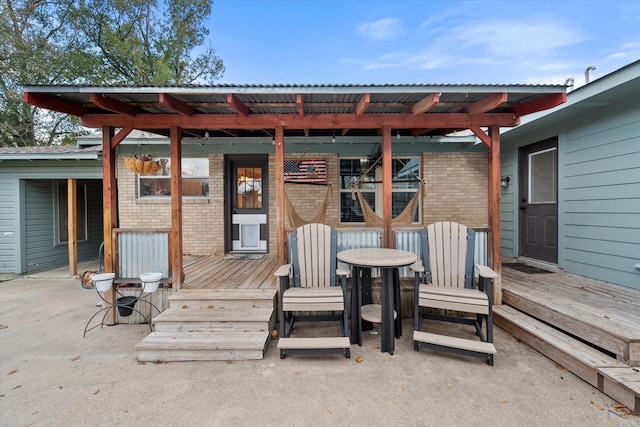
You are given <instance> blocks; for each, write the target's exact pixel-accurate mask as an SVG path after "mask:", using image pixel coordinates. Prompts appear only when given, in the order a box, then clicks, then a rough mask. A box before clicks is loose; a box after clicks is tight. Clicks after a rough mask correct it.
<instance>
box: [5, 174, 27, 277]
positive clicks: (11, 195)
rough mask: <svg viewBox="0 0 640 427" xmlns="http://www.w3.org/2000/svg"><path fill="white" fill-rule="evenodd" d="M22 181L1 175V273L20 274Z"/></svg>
mask: <svg viewBox="0 0 640 427" xmlns="http://www.w3.org/2000/svg"><path fill="white" fill-rule="evenodd" d="M21 200H22V198H21V196H20V180H19V179H18V178H16V177H8V176H6V175H5V174H2V173H0V273H18V272H19V271H20V265H21V263H22V262H21V253H22V247H21V244H20V243H21V240H20V235H21V232H20V217H21V209H20V201H21Z"/></svg>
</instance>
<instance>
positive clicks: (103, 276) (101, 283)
mask: <svg viewBox="0 0 640 427" xmlns="http://www.w3.org/2000/svg"><path fill="white" fill-rule="evenodd" d="M115 277H116V275H115V274H114V273H100V274H94V275H93V277H92V278H91V280H93V286H95V287H96V290H97V291H98V292H107V291H108V290H109V289H111V286H112V285H113V279H114V278H115Z"/></svg>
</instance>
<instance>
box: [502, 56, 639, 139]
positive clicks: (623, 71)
mask: <svg viewBox="0 0 640 427" xmlns="http://www.w3.org/2000/svg"><path fill="white" fill-rule="evenodd" d="M632 80H638V81H640V60H638V61H635V62H632V63H630V64H628V65H625V66H624V67H622V68H619V69H617V70H615V71H612V72H611V73H609V74H606V75H604V76H602V77H600V78H598V79H596V80H593V81H592V82H590V83H588V84H586V85H584V86H580V87H579V88H577V89H575V90H572V91H571V92H568V93H567V102H565V103H564V104H560V105H558V106H557V107H554V108H552V109H549V110H544V111H539V112H537V113H533V114H529V115H527V116H523V117H522V123H521V124H520V125H519V126H516V127H513V128H507V129H506V130H504V131H503V132H502V134H507V133H509V132H513V131H516V130H518V129H521V128H523V127H525V126H526V125H528V124H529V123H532V122H534V121H536V120H540V119H542V118H545V117H548V116H551V115H553V114H555V113H557V112H559V111H563V110H566V109H569V108H572V107H574V106H575V105H576V104H578V103H580V102H584V101H586V100H588V99H589V98H592V97H594V96H597V95H599V94H601V93H604V92H606V91H608V90H611V89H613V88H615V87H617V86H620V85H623V84H625V83H628V82H630V81H632Z"/></svg>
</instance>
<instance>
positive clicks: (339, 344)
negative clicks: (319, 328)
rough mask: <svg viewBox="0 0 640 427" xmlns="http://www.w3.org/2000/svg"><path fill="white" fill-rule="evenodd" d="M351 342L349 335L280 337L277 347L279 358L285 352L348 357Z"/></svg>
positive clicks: (284, 354)
mask: <svg viewBox="0 0 640 427" xmlns="http://www.w3.org/2000/svg"><path fill="white" fill-rule="evenodd" d="M350 348H351V342H350V341H349V337H317V338H280V339H279V340H278V349H279V350H280V358H284V356H286V355H287V354H300V353H323V354H344V355H345V357H347V358H349V357H350V356H351V354H350Z"/></svg>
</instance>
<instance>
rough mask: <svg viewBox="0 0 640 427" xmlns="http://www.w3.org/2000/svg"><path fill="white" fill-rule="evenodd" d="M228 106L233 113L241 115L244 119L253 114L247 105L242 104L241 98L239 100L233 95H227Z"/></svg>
mask: <svg viewBox="0 0 640 427" xmlns="http://www.w3.org/2000/svg"><path fill="white" fill-rule="evenodd" d="M227 104H229V107H230V108H231V109H232V110H233V111H235V112H236V113H238V114H240V115H241V116H242V117H247V116H248V115H249V113H250V112H251V111H250V110H249V107H247V104H245V103H244V102H242V101H241V100H240V98H238V97H237V96H236V95H234V94H233V93H229V94H227Z"/></svg>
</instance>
